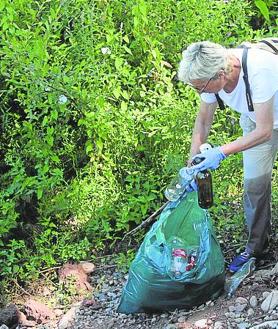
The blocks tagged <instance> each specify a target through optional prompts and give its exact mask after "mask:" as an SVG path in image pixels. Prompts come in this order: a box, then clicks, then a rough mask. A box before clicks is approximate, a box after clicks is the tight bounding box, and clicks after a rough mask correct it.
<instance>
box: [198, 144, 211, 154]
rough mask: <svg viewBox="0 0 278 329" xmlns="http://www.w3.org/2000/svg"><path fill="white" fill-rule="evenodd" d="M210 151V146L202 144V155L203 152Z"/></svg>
mask: <svg viewBox="0 0 278 329" xmlns="http://www.w3.org/2000/svg"><path fill="white" fill-rule="evenodd" d="M210 149H212V146H211V145H210V144H209V143H204V144H202V145H201V146H200V152H201V153H203V152H205V151H208V150H210Z"/></svg>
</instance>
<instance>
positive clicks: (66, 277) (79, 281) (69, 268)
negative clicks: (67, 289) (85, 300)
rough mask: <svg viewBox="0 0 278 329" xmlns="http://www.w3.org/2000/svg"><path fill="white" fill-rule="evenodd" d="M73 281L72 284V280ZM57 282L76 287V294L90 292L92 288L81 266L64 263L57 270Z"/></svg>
mask: <svg viewBox="0 0 278 329" xmlns="http://www.w3.org/2000/svg"><path fill="white" fill-rule="evenodd" d="M72 279H74V282H73V280H72ZM59 281H60V282H61V283H67V282H70V284H73V285H74V286H75V287H76V291H77V292H82V291H83V292H84V291H88V290H89V291H91V290H92V289H93V288H92V286H91V285H90V283H89V281H88V274H87V273H86V272H85V270H84V269H83V267H82V265H81V264H71V263H66V264H65V265H63V266H62V267H61V268H60V269H59Z"/></svg>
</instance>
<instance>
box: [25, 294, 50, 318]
mask: <svg viewBox="0 0 278 329" xmlns="http://www.w3.org/2000/svg"><path fill="white" fill-rule="evenodd" d="M24 309H25V313H26V315H27V319H28V317H29V318H31V319H32V320H34V321H36V322H37V323H46V322H48V321H49V320H52V319H54V318H55V313H54V312H53V311H52V310H51V309H50V308H49V307H48V306H46V305H44V304H42V303H40V302H38V301H36V300H33V299H29V300H28V301H27V302H26V303H25V304H24Z"/></svg>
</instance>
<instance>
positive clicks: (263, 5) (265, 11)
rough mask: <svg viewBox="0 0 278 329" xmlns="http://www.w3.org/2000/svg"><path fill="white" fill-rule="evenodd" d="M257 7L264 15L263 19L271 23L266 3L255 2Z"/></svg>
mask: <svg viewBox="0 0 278 329" xmlns="http://www.w3.org/2000/svg"><path fill="white" fill-rule="evenodd" d="M255 5H256V6H257V7H258V8H259V10H260V12H261V14H262V15H263V17H264V18H265V20H266V21H268V22H269V21H270V19H269V10H268V7H267V5H266V3H265V1H263V0H255Z"/></svg>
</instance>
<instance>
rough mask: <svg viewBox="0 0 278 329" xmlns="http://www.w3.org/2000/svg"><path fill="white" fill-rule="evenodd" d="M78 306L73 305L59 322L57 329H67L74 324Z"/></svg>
mask: <svg viewBox="0 0 278 329" xmlns="http://www.w3.org/2000/svg"><path fill="white" fill-rule="evenodd" d="M79 305H80V304H76V305H74V306H73V307H72V308H71V309H70V310H69V311H68V312H67V313H66V314H65V315H64V316H63V317H62V318H61V320H60V321H59V323H58V329H68V328H70V327H71V326H72V325H73V324H74V318H75V314H76V312H77V310H78V308H79Z"/></svg>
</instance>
